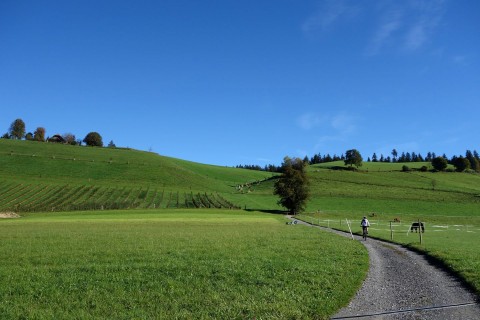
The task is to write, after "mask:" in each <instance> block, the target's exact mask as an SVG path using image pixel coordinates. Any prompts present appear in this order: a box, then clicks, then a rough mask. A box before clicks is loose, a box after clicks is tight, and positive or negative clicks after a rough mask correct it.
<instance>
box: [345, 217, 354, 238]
mask: <svg viewBox="0 0 480 320" xmlns="http://www.w3.org/2000/svg"><path fill="white" fill-rule="evenodd" d="M345 221H347V226H348V230H350V235H351V236H352V240H355V238H354V237H353V233H352V228H350V222H348V220H347V219H346V218H345Z"/></svg>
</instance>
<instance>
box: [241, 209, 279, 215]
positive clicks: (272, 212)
mask: <svg viewBox="0 0 480 320" xmlns="http://www.w3.org/2000/svg"><path fill="white" fill-rule="evenodd" d="M245 211H248V212H253V211H256V212H263V213H269V214H281V215H285V214H288V211H284V210H266V209H245Z"/></svg>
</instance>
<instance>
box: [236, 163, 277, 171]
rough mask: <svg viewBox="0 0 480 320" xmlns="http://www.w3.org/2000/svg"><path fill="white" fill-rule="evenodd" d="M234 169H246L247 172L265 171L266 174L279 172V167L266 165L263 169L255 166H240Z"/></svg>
mask: <svg viewBox="0 0 480 320" xmlns="http://www.w3.org/2000/svg"><path fill="white" fill-rule="evenodd" d="M235 168H239V169H248V170H257V171H266V172H280V170H281V167H279V166H276V165H274V164H267V165H266V166H264V167H261V166H259V165H255V164H240V165H237V166H235Z"/></svg>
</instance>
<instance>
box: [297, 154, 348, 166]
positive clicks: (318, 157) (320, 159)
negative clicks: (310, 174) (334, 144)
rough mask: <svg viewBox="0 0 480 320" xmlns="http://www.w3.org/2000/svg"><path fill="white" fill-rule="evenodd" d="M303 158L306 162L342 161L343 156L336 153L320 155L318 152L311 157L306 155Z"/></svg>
mask: <svg viewBox="0 0 480 320" xmlns="http://www.w3.org/2000/svg"><path fill="white" fill-rule="evenodd" d="M305 159H307V160H308V164H317V163H326V162H332V161H344V160H345V156H344V155H343V154H342V155H341V156H337V155H336V154H334V155H333V156H331V155H330V154H329V153H327V154H326V155H323V156H322V155H321V154H320V153H318V154H316V155H314V156H313V157H311V158H308V157H307V156H306V157H305ZM305 159H304V161H305Z"/></svg>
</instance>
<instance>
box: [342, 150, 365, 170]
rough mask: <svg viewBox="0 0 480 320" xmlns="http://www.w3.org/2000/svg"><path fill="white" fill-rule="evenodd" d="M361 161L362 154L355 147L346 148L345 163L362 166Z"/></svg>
mask: <svg viewBox="0 0 480 320" xmlns="http://www.w3.org/2000/svg"><path fill="white" fill-rule="evenodd" d="M362 161H363V159H362V155H361V154H360V152H359V151H358V150H357V149H351V150H347V152H346V153H345V165H348V164H349V165H350V167H351V166H353V165H355V166H356V167H357V168H358V167H361V166H362Z"/></svg>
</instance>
